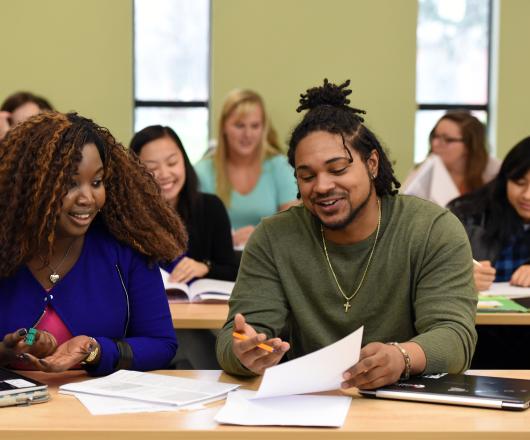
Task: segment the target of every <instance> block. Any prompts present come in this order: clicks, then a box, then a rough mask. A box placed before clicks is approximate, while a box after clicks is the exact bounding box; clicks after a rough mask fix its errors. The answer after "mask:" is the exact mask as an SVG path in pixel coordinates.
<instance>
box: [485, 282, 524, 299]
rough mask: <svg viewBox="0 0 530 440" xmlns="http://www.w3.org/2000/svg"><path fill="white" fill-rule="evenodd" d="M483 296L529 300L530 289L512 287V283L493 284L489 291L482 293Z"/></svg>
mask: <svg viewBox="0 0 530 440" xmlns="http://www.w3.org/2000/svg"><path fill="white" fill-rule="evenodd" d="M480 294H481V295H482V296H504V297H506V298H512V299H513V298H529V297H530V287H518V286H512V285H511V284H510V283H508V282H506V283H493V284H492V285H491V287H490V288H489V289H488V290H484V291H482V292H480Z"/></svg>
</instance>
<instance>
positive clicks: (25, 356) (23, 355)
mask: <svg viewBox="0 0 530 440" xmlns="http://www.w3.org/2000/svg"><path fill="white" fill-rule="evenodd" d="M20 356H22V359H24V360H25V361H28V360H29V356H28V354H27V353H22V354H21V355H20Z"/></svg>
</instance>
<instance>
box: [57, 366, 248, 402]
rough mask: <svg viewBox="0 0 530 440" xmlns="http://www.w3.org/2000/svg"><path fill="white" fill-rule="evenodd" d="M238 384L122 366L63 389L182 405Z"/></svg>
mask: <svg viewBox="0 0 530 440" xmlns="http://www.w3.org/2000/svg"><path fill="white" fill-rule="evenodd" d="M238 387H239V385H235V384H228V383H221V382H208V381H203V380H197V379H187V378H183V377H175V376H168V375H163V374H155V373H142V372H138V371H130V370H120V371H116V372H115V373H113V374H111V375H109V376H106V377H100V378H98V379H91V380H86V381H84V382H75V383H69V384H65V385H61V386H60V387H59V391H68V392H71V393H76V394H77V393H83V394H93V395H98V396H107V397H121V398H126V399H133V400H141V401H144V402H151V403H161V404H169V405H175V406H182V405H189V404H191V403H198V402H205V401H211V400H212V399H213V398H215V397H219V396H221V397H224V396H225V395H226V394H227V393H228V392H229V391H232V390H234V389H235V388H238Z"/></svg>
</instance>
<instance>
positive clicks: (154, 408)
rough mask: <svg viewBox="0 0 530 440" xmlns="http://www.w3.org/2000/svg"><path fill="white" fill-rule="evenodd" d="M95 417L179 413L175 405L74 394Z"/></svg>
mask: <svg viewBox="0 0 530 440" xmlns="http://www.w3.org/2000/svg"><path fill="white" fill-rule="evenodd" d="M73 395H74V396H75V397H76V398H77V399H78V400H79V401H80V402H81V403H82V404H83V405H84V407H85V408H86V409H87V410H88V411H89V412H90V414H92V415H93V416H103V415H109V414H126V413H139V412H160V411H179V410H180V408H179V407H177V406H174V405H163V404H160V403H149V402H142V401H139V400H131V399H120V398H119V397H104V396H93V395H91V394H81V393H78V394H75V393H74V394H73Z"/></svg>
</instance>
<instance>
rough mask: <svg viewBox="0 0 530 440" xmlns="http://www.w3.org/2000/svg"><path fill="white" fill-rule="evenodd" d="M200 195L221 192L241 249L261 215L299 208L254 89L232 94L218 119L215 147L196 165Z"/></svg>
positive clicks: (292, 183)
mask: <svg viewBox="0 0 530 440" xmlns="http://www.w3.org/2000/svg"><path fill="white" fill-rule="evenodd" d="M195 170H196V171H197V175H198V176H199V181H200V188H201V191H203V192H207V193H212V194H217V195H218V196H219V198H220V199H221V200H222V201H223V202H224V204H225V206H226V209H227V211H228V216H229V217H230V223H231V224H232V227H233V228H234V233H233V241H234V245H235V246H236V247H242V246H244V244H245V243H246V242H247V240H248V238H249V236H250V234H251V233H252V231H254V228H255V227H256V225H257V224H258V223H259V222H260V221H261V219H262V218H263V217H267V216H269V215H273V214H275V213H276V212H278V211H283V210H285V209H287V208H289V207H290V206H292V205H294V204H297V203H298V202H297V201H296V184H295V179H294V176H293V174H294V173H293V169H292V168H291V167H290V166H289V164H288V163H287V159H286V158H285V155H284V154H283V152H282V149H281V147H280V145H279V142H278V139H277V135H276V131H275V130H274V128H272V126H271V123H270V121H269V118H268V116H267V113H266V111H265V103H264V102H263V99H262V98H261V96H260V95H258V94H257V93H256V92H254V91H252V90H233V91H232V92H230V93H229V94H228V96H227V98H226V100H225V102H224V105H223V109H222V111H221V118H220V120H219V139H218V142H217V148H216V149H215V151H214V152H213V153H212V154H211V155H208V156H207V157H205V158H204V159H203V160H201V161H200V162H199V163H198V164H197V165H196V167H195Z"/></svg>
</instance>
